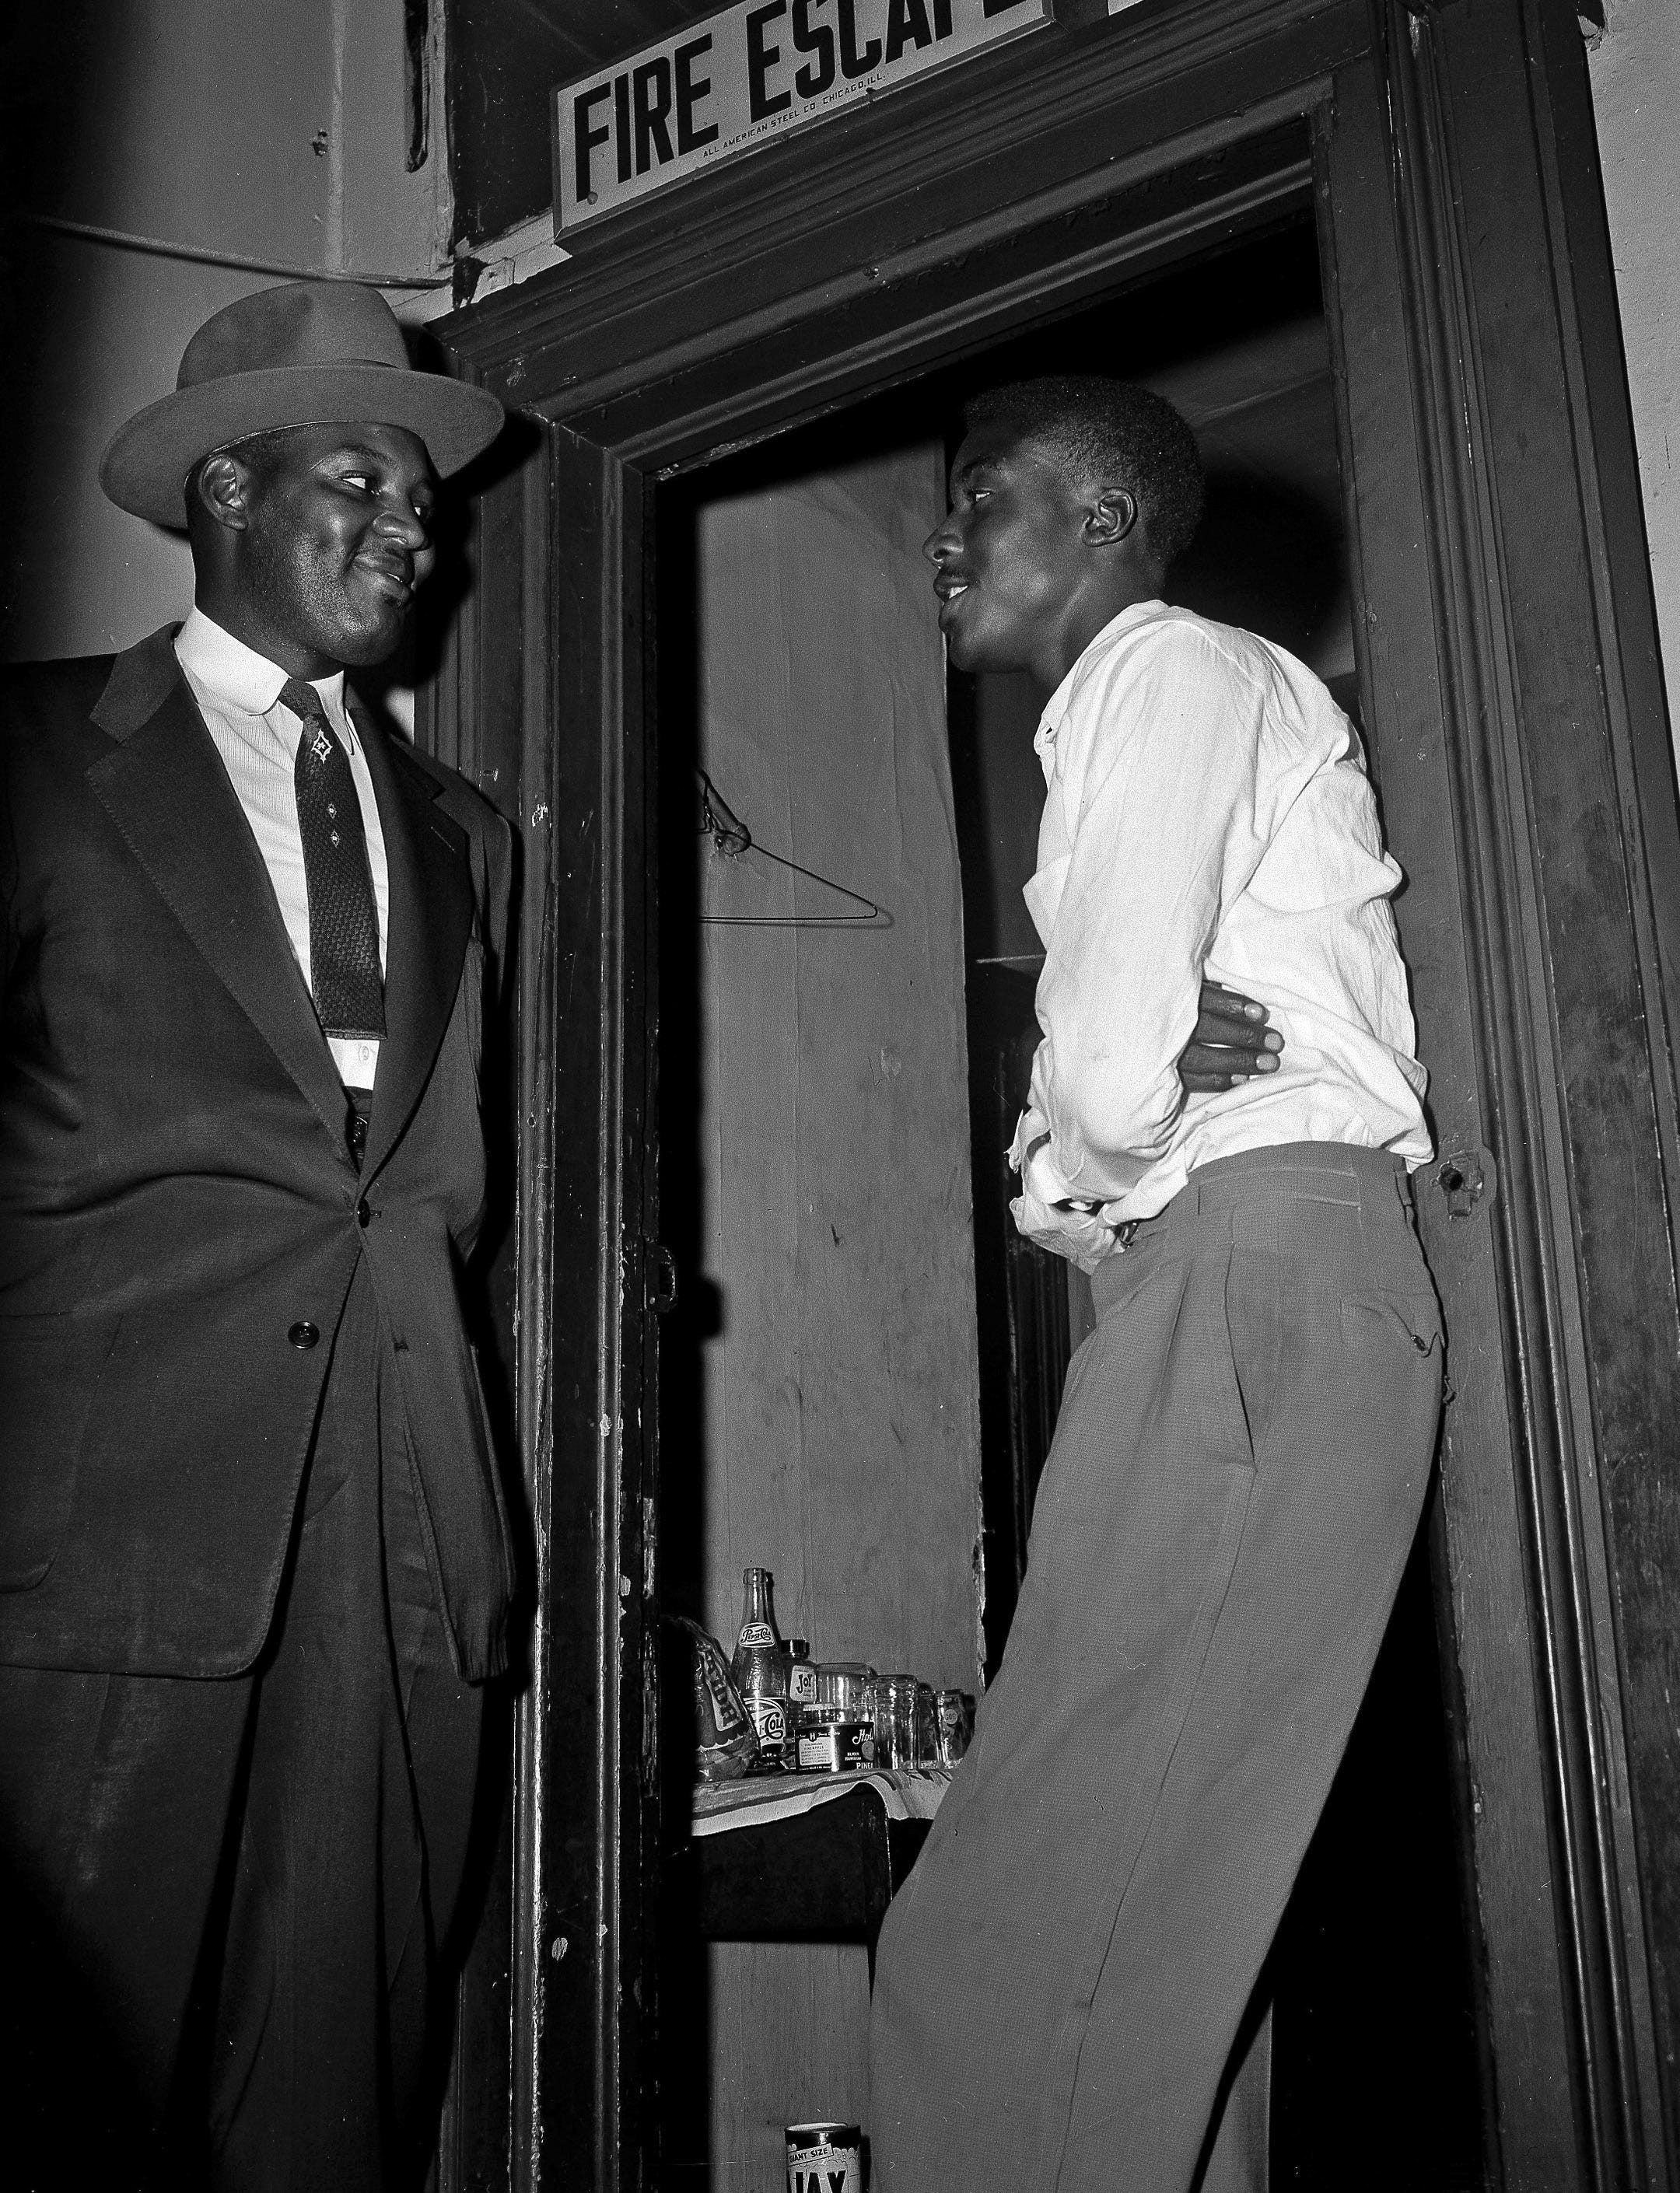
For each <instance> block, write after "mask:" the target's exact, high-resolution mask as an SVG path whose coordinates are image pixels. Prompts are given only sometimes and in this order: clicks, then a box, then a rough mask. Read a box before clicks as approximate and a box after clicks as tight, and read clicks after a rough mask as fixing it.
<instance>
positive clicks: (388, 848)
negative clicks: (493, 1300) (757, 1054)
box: [0, 283, 513, 2189]
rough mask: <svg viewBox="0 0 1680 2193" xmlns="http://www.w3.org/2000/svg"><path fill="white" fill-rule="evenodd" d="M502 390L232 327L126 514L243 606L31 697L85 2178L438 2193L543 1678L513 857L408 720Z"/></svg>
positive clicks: (35, 1068)
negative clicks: (442, 573)
mask: <svg viewBox="0 0 1680 2193" xmlns="http://www.w3.org/2000/svg"><path fill="white" fill-rule="evenodd" d="M501 421H502V412H501V408H500V406H499V405H498V404H497V403H496V400H495V398H493V397H491V396H490V395H488V394H487V393H485V392H483V391H481V390H477V389H473V388H469V387H467V386H462V385H461V384H459V383H456V382H451V381H446V380H444V379H441V378H439V377H435V376H432V375H425V374H421V373H419V372H416V371H415V370H413V369H411V368H410V365H409V363H408V359H407V356H406V353H405V351H404V345H403V341H402V335H401V332H400V330H399V329H398V326H397V324H396V322H395V320H394V319H393V318H392V316H391V314H390V312H389V311H388V310H387V307H386V306H385V305H384V303H383V302H382V301H381V300H380V299H379V298H378V297H377V296H376V295H375V294H374V293H373V292H371V291H370V290H366V289H359V288H357V287H354V286H353V285H350V284H338V283H290V284H287V285H286V286H284V287H283V288H278V289H268V290H265V291H262V292H261V293H259V294H258V295H254V296H251V297H248V298H245V299H244V300H243V301H240V302H238V303H236V304H234V305H232V306H228V307H226V309H225V310H224V311H222V312H219V313H217V314H216V315H215V318H212V319H211V320H209V322H208V323H207V324H205V325H204V327H203V328H201V329H199V331H198V334H197V335H195V336H194V337H193V339H192V341H191V342H190V343H189V344H188V346H187V348H186V355H185V357H184V358H183V359H182V362H181V374H180V377H179V381H178V383H177V386H176V389H175V393H174V394H172V395H169V396H166V397H165V398H163V400H162V401H161V402H159V403H157V404H152V405H151V406H150V407H149V408H148V409H146V410H144V411H142V412H140V415H138V416H137V417H135V418H134V419H132V420H130V421H129V422H128V424H127V425H126V426H125V427H123V428H122V430H121V431H120V432H118V435H117V436H116V438H114V440H113V441H112V444H111V445H110V447H109V448H108V449H107V450H106V454H105V457H104V460H103V462H102V465H101V468H100V479H101V483H102V484H103V486H104V489H105V491H106V494H107V495H109V496H110V497H111V498H112V501H115V502H117V503H118V504H119V505H120V506H121V507H123V509H125V510H129V511H131V512H135V514H136V515H137V516H139V517H141V518H149V519H151V520H152V521H153V522H154V523H155V524H161V525H167V526H173V527H177V528H179V527H183V526H184V527H185V528H186V532H187V534H188V536H189V538H190V541H191V544H192V558H193V566H194V573H195V605H194V607H193V608H192V612H191V614H190V615H189V616H187V618H186V621H185V622H184V624H182V625H181V627H179V628H178V629H176V628H173V627H171V628H166V629H165V630H163V631H162V632H158V633H154V634H153V635H152V637H151V638H149V639H145V640H142V641H141V642H140V644H138V645H137V646H135V647H132V648H130V649H129V650H128V651H127V652H126V653H124V654H122V655H119V656H117V657H116V658H115V659H114V661H113V660H110V659H103V660H100V661H72V662H56V663H46V664H39V665H33V666H28V667H23V668H21V669H19V670H15V671H14V672H11V673H8V677H7V680H6V684H5V686H4V688H3V698H0V760H3V773H4V782H5V789H6V803H5V813H4V816H3V820H0V903H3V908H4V914H5V1026H6V1038H7V1044H6V1063H5V1067H4V1074H3V1079H0V1214H3V1231H0V1393H3V1395H4V1400H5V1415H4V1420H3V1428H0V1852H3V1864H4V1867H5V1878H6V1885H7V1895H8V1934H9V1953H8V1954H9V1962H10V1967H11V1969H10V1975H9V1986H8V1990H7V1995H8V2001H9V2022H10V2024H11V2026H12V2030H11V2032H10V2033H9V2035H8V2036H3V2037H0V2052H3V2060H4V2063H5V2070H6V2083H7V2084H8V2085H9V2087H12V2089H13V2093H12V2095H11V2098H10V2101H9V2106H8V2108H7V2110H6V2126H7V2130H6V2134H5V2139H6V2142H7V2148H8V2153H9V2159H10V2162H11V2164H12V2166H13V2167H16V2168H17V2169H18V2170H19V2172H20V2176H19V2178H18V2179H17V2182H18V2183H20V2184H32V2185H40V2186H49V2185H54V2184H74V2185H78V2186H79V2185H83V2184H99V2185H101V2186H105V2185H110V2186H112V2187H117V2186H129V2185H137V2184H148V2185H150V2184H156V2185H159V2186H168V2187H170V2188H175V2187H177V2186H186V2185H192V2184H199V2183H204V2184H215V2185H216V2186H229V2187H239V2188H244V2187H270V2186H272V2187H280V2186H287V2187H323V2188H324V2187H332V2188H335V2189H339V2188H341V2189H353V2188H358V2187H364V2186H366V2187H375V2186H381V2187H383V2186H387V2185H398V2184H407V2183H410V2182H416V2181H417V2179H418V2178H419V2176H420V2175H421V2174H423V2170H424V2164H425V2156H426V2150H427V2144H428V2141H429V2137H430V2125H431V2119H432V2116H433V2113H434V2110H435V2101H436V2091H435V2089H436V2081H435V2077H434V2076H433V2054H434V2052H433V2040H434V2038H435V2028H436V2023H437V2021H436V2017H435V2011H436V2007H437V2002H438V1999H439V1988H438V1985H437V1975H438V1971H439V1955H440V1951H441V1950H442V1948H443V1945H444V1942H445V1938H446V1937H447V1935H448V1933H449V1931H450V1924H451V1920H452V1917H453V1915H454V1912H455V1908H456V1902H457V1898H458V1893H459V1890H460V1886H461V1881H462V1872H463V1868H464V1864H465V1853H466V1848H467V1841H468V1833H469V1825H470V1822H471V1818H472V1814H473V1802H474V1794H475V1790H476V1788H477V1784H478V1778H479V1773H478V1770H479V1729H480V1712H481V1700H482V1698H483V1690H482V1686H483V1685H484V1683H485V1681H486V1680H487V1679H489V1678H490V1677H493V1676H495V1675H497V1674H498V1673H500V1672H501V1671H502V1669H503V1668H504V1667H505V1665H506V1662H507V1650H508V1640H507V1632H508V1626H509V1606H510V1602H511V1600H512V1596H513V1560H512V1555H511V1549H510V1542H509V1537H508V1529H507V1515H506V1513H505V1509H504V1506H503V1500H502V1490H501V1486H500V1483H499V1480H498V1477H497V1472H496V1463H495V1460H494V1457H493V1456H492V1453H491V1451H490V1440H489V1437H488V1434H487V1430H486V1420H485V1408H484V1403H483V1400H482V1397H481V1394H480V1392H479V1383H478V1377H477V1373H476V1370H475V1366H474V1361H473V1354H472V1350H471V1348H470V1346H469V1343H468V1341H467V1331H466V1328H465V1326H464V1323H463V1318H462V1308H461V1303H460V1298H459V1286H460V1274H461V1270H462V1265H463V1263H464V1260H465V1259H466V1258H467V1256H468V1255H469V1254H470V1251H471V1249H472V1246H473V1237H474V1233H475V1229H476V1228H477V1225H478V1222H479V1214H480V1210H481V1206H482V1203H483V1198H484V1185H485V1154H484V1145H483V1140H482V1137H481V1132H480V1126H479V1049H480V1031H481V1027H482V1023H483V1016H484V1012H485V1006H486V1003H487V1001H488V1000H490V998H491V994H492V992H493V988H494V986H495V984H496V981H497V979H498V976H499V972H500V963H501V959H502V948H503V942H504V938H505V934H506V915H507V898H508V878H509V864H510V847H509V835H508V832H507V826H506V825H505V824H504V823H503V822H502V821H501V820H500V819H499V818H498V817H497V816H496V815H495V814H494V813H493V811H492V810H490V808H489V807H488V806H487V805H486V804H485V802H484V801H483V800H482V799H480V798H479V795H478V794H477V793H475V792H474V791H473V789H472V788H471V787H469V786H468V785H467V783H466V782H464V781H463V780H462V778H461V777H460V776H457V775H456V773H455V772H454V771H453V770H449V769H446V768H444V767H443V766H442V765H441V764H438V763H436V762H433V761H432V760H430V759H427V758H425V757H422V756H421V755H420V754H417V753H414V752H413V751H411V750H410V749H409V748H408V747H404V745H402V744H400V743H399V742H398V741H393V740H392V739H389V738H387V736H385V735H384V734H383V733H382V732H381V730H379V728H378V727H377V726H376V724H374V723H373V722H372V721H370V719H368V717H367V716H366V715H365V713H364V712H363V711H362V710H361V709H360V708H359V707H358V704H357V702H356V701H354V699H353V697H352V696H351V695H350V693H349V691H348V689H347V685H346V683H345V672H346V670H347V668H348V669H353V668H356V667H361V666H364V665H368V664H372V663H376V662H378V661H381V660H383V659H384V658H385V657H386V656H388V655H389V654H390V652H391V650H392V649H393V647H394V646H395V644H396V643H397V641H398V637H399V635H400V633H401V631H402V627H403V624H404V618H405V616H406V615H407V612H408V610H409V607H410V602H411V600H412V598H413V597H414V595H415V593H416V589H417V588H418V587H420V586H421V584H422V583H423V581H425V579H426V577H427V574H428V572H429V570H430V569H431V565H432V562H433V547H432V526H433V496H434V494H435V489H436V481H437V479H438V478H439V477H444V476H447V475H448V474H450V473H451V472H456V471H457V470H458V469H459V468H460V467H462V465H463V464H465V463H466V462H467V461H468V460H469V459H470V458H471V457H473V455H476V454H477V453H478V452H479V451H480V450H481V449H484V448H485V446H486V445H487V444H489V443H490V440H491V439H492V438H493V437H494V436H495V435H496V432H497V430H498V428H499V427H500V425H501Z"/></svg>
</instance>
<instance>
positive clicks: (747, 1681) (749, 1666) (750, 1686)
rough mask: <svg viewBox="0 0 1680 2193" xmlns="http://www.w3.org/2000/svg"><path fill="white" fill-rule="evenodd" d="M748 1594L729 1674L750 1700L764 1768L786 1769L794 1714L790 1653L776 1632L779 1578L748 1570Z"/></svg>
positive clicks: (761, 1571)
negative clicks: (774, 1598) (790, 1702)
mask: <svg viewBox="0 0 1680 2193" xmlns="http://www.w3.org/2000/svg"><path fill="white" fill-rule="evenodd" d="M743 1583H744V1584H745V1586H746V1596H745V1600H744V1602H743V1606H742V1609H741V1635H740V1636H739V1637H738V1638H737V1640H736V1646H735V1658H733V1659H732V1660H731V1662H730V1663H729V1672H730V1674H731V1675H732V1676H733V1677H734V1678H735V1687H736V1689H737V1691H739V1692H740V1693H741V1695H742V1698H743V1699H744V1700H745V1701H746V1706H747V1710H748V1713H749V1714H750V1715H752V1718H753V1726H754V1728H755V1729H756V1730H757V1731H758V1736H759V1763H760V1766H767V1767H778V1768H784V1767H785V1766H786V1765H787V1761H788V1732H789V1729H790V1726H791V1716H790V1715H789V1714H788V1655H787V1653H786V1652H785V1651H784V1650H783V1645H782V1640H781V1639H780V1638H779V1637H778V1636H777V1634H776V1612H775V1608H774V1606H773V1603H772V1599H771V1594H772V1592H773V1589H774V1586H775V1579H774V1578H773V1577H771V1573H770V1571H769V1570H768V1569H748V1570H747V1571H746V1572H745V1575H744V1577H743Z"/></svg>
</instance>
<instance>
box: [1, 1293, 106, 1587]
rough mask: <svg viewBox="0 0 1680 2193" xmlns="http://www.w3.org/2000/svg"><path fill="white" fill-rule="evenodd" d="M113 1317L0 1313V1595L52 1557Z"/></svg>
mask: <svg viewBox="0 0 1680 2193" xmlns="http://www.w3.org/2000/svg"><path fill="white" fill-rule="evenodd" d="M120 1322H121V1320H120V1319H118V1318H114V1317H107V1318H83V1317H77V1316H75V1315H73V1314H70V1313H68V1312H60V1313H58V1314H33V1313H28V1314H24V1315H21V1316H12V1315H9V1314H6V1313H4V1312H0V1591H31V1590H33V1589H34V1588H35V1587H36V1586H37V1584H39V1583H42V1582H43V1581H44V1579H45V1577H46V1576H47V1574H48V1572H49V1570H50V1569H51V1567H52V1566H53V1563H54V1560H56V1559H57V1558H58V1550H59V1547H60V1543H62V1541H63V1537H64V1532H65V1526H66V1523H67V1522H68V1520H69V1518H70V1503H71V1497H72V1494H73V1493H74V1492H75V1490H76V1472H77V1464H78V1463H79V1461H80V1458H81V1452H82V1440H83V1434H84V1433H85V1432H86V1429H87V1424H88V1415H89V1410H90V1409H91V1407H92V1406H93V1400H94V1395H95V1393H96V1391H97V1390H98V1388H99V1383H100V1378H101V1377H102V1376H103V1374H104V1371H105V1366H106V1363H107V1362H108V1361H109V1360H110V1357H111V1350H112V1345H113V1344H114V1343H115V1341H116V1338H117V1331H118V1325H119V1324H120Z"/></svg>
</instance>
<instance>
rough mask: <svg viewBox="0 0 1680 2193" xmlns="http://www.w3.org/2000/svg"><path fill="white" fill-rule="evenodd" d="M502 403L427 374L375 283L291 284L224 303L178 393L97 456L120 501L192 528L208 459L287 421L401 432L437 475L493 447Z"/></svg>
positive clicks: (184, 369)
mask: <svg viewBox="0 0 1680 2193" xmlns="http://www.w3.org/2000/svg"><path fill="white" fill-rule="evenodd" d="M326 425H347V426H384V427H406V428H407V429H408V430H409V432H410V433H413V434H417V435H418V436H419V437H420V438H421V441H422V442H424V443H425V444H426V449H427V455H429V456H430V458H431V460H432V466H433V471H435V472H437V473H438V475H439V478H447V477H448V476H449V474H450V472H459V471H460V469H461V467H462V466H463V465H464V464H467V463H468V462H470V461H471V460H472V459H473V457H475V456H477V455H478V454H479V451H480V450H481V449H487V448H488V447H489V445H490V443H491V442H493V441H494V440H495V439H496V435H497V434H498V432H500V431H501V428H502V406H501V404H499V403H498V402H497V401H496V398H495V397H494V396H492V395H491V394H490V391H489V390H488V389H486V388H473V387H470V386H468V385H467V383H466V382H465V381H450V380H446V379H445V378H444V375H442V374H437V373H421V372H420V371H419V370H418V369H416V367H414V366H412V365H410V363H409V356H408V351H407V349H406V347H405V346H404V342H403V331H402V329H401V328H399V327H398V324H397V319H396V316H395V314H394V313H393V312H392V310H391V307H390V306H388V305H387V303H386V301H385V300H384V299H383V298H382V297H381V296H380V295H379V294H378V292H377V291H376V290H373V289H364V287H363V286H362V285H361V284H360V283H355V282H286V283H282V284H281V285H280V286H279V287H278V289H258V290H256V291H255V293H254V294H253V295H250V296H249V297H241V298H239V299H238V301H236V302H235V303H233V304H231V305H225V306H223V307H222V309H221V312H216V313H215V314H213V315H212V317H211V318H209V319H208V320H206V321H205V323H204V326H203V327H201V328H200V329H199V330H198V333H197V335H194V336H193V338H192V341H191V342H189V343H188V344H187V346H186V351H185V352H184V353H183V354H182V357H181V371H180V372H179V374H177V375H176V376H175V393H174V394H173V395H172V396H164V397H162V398H159V399H158V402H157V403H156V404H147V405H146V409H144V410H143V411H137V412H136V413H135V415H134V417H133V418H132V419H130V420H129V421H128V422H127V423H126V424H125V425H123V426H122V427H118V430H117V432H116V433H115V434H113V435H112V438H111V440H110V442H109V444H107V445H106V452H105V455H103V456H102V457H101V458H100V467H99V484H100V486H101V487H102V488H103V489H104V490H105V492H106V495H109V496H110V498H111V500H112V502H114V503H116V504H117V505H118V507H119V508H121V509H123V510H130V511H132V512H134V514H135V517H136V518H150V519H151V520H152V523H153V524H156V525H169V526H174V527H175V528H176V529H177V530H179V529H180V528H181V527H183V526H184V525H185V524H186V476H187V474H188V472H190V471H191V470H192V467H193V466H194V465H196V464H197V463H198V461H199V459H200V458H201V457H207V456H208V455H209V454H210V452H211V450H212V449H227V448H229V447H230V446H231V445H232V444H234V443H236V442H243V441H245V440H247V439H249V437H250V436H251V435H253V434H263V433H269V432H273V431H275V430H276V429H278V428H280V427H314V426H326Z"/></svg>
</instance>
